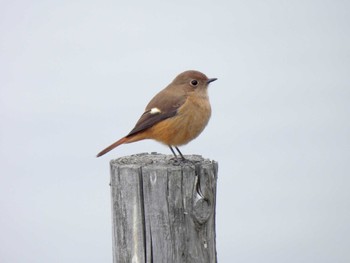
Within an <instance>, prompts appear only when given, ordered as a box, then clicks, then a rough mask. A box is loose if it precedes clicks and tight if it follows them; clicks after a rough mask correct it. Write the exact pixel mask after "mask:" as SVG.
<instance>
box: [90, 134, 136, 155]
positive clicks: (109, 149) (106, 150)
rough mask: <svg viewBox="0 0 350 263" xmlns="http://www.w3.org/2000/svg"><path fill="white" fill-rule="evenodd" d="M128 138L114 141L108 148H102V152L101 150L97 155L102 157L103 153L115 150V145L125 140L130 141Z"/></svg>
mask: <svg viewBox="0 0 350 263" xmlns="http://www.w3.org/2000/svg"><path fill="white" fill-rule="evenodd" d="M128 141H129V140H128V138H126V137H123V138H121V139H120V140H118V141H116V142H115V143H113V144H112V145H110V146H108V147H107V148H106V149H104V150H102V151H101V152H99V153H98V154H97V155H96V157H100V156H102V155H104V154H105V153H108V152H109V151H111V150H113V149H114V148H115V147H117V146H119V145H121V144H123V143H125V142H128Z"/></svg>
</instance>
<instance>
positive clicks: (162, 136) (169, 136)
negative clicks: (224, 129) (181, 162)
mask: <svg viewBox="0 0 350 263" xmlns="http://www.w3.org/2000/svg"><path fill="white" fill-rule="evenodd" d="M210 115H211V108H210V104H209V100H208V98H207V97H206V96H205V97H202V98H198V97H196V98H194V97H191V96H189V97H188V98H187V101H186V102H185V103H184V105H182V106H181V107H180V108H179V110H178V113H177V115H175V116H174V117H172V118H169V119H166V120H164V121H161V122H159V123H157V124H155V125H154V126H153V127H151V128H149V129H147V130H146V131H145V132H144V134H143V136H145V137H144V138H145V139H146V138H149V139H154V140H157V141H159V142H162V143H164V144H167V145H173V146H179V145H183V144H186V143H188V142H189V141H191V140H193V139H194V138H196V137H197V136H198V135H199V134H200V133H201V132H202V131H203V129H204V128H205V126H206V125H207V123H208V121H209V118H210Z"/></svg>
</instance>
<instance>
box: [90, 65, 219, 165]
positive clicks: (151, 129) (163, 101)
mask: <svg viewBox="0 0 350 263" xmlns="http://www.w3.org/2000/svg"><path fill="white" fill-rule="evenodd" d="M216 80H217V78H208V77H207V76H206V75H205V74H203V73H201V72H199V71H196V70H187V71H184V72H182V73H180V74H179V75H177V76H176V77H175V79H174V80H173V81H172V82H171V83H170V84H169V85H168V86H167V87H165V88H164V89H163V90H161V91H160V92H159V93H158V94H156V95H155V96H154V97H153V99H151V101H150V102H149V103H148V104H147V106H146V108H145V110H144V113H143V114H142V115H141V117H140V118H139V120H138V121H137V122H136V125H135V127H134V128H133V129H132V130H131V131H130V132H129V133H128V134H127V135H126V136H124V137H122V138H121V139H119V140H118V141H116V142H115V143H113V144H111V145H110V146H108V147H107V148H105V149H104V150H102V151H101V152H99V153H98V154H97V156H96V157H100V156H102V155H104V154H106V153H107V152H109V151H111V150H112V149H114V148H116V147H117V146H119V145H121V144H126V143H132V142H136V141H140V140H144V139H153V140H156V141H158V142H160V143H163V144H165V145H167V146H168V147H169V148H170V150H171V152H172V153H173V155H174V156H175V159H176V160H178V157H177V154H176V153H175V151H174V149H173V147H175V149H176V150H177V152H178V153H179V155H180V156H181V158H182V160H186V159H185V157H184V156H183V154H182V153H181V151H180V150H179V148H178V147H179V146H182V145H185V144H187V143H189V142H190V141H191V140H193V139H195V138H196V137H197V136H198V135H199V134H200V133H201V132H202V131H203V130H204V128H205V127H206V125H207V124H208V122H209V119H210V116H211V106H210V102H209V97H208V86H209V84H210V83H211V82H213V81H216Z"/></svg>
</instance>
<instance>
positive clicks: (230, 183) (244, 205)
mask: <svg viewBox="0 0 350 263" xmlns="http://www.w3.org/2000/svg"><path fill="white" fill-rule="evenodd" d="M349 12H350V2H349V1H340V0H329V1H325V0H318V1H316V0H314V1H312V0H303V1H299V0H297V1H277V0H268V1H258V0H255V1H254V0H251V1H249V0H248V1H228V0H227V1H220V0H219V1H209V0H205V1H199V0H198V1H193V0H187V1H152V0H150V1H67V0H62V1H23V0H22V1H20V0H14V1H2V2H1V4H0V92H1V93H0V116H1V119H0V121H1V128H0V144H1V145H0V162H1V163H0V167H1V175H0V211H1V216H0V233H1V235H0V261H1V262H2V263H17V262H18V263H19V262H21V263H22V262H33V263H47V262H50V263H55V262H57V263H58V262H64V263H70V262H72V263H73V262H74V263H75V262H87V263H90V262H91V263H92V262H112V248H111V246H112V240H111V211H110V207H111V203H110V188H109V185H108V184H109V160H110V159H113V158H117V157H120V156H124V155H130V154H134V153H140V152H154V151H157V152H161V153H165V154H170V152H169V149H168V148H167V147H164V146H163V145H161V144H158V143H156V142H153V141H144V142H138V143H134V144H129V145H122V146H120V147H119V148H117V149H115V150H114V151H113V152H111V153H109V154H108V155H106V156H104V157H102V158H99V159H96V158H95V155H96V153H97V152H99V151H100V150H101V149H102V148H104V147H105V146H108V145H109V144H110V143H112V142H114V141H115V140H117V139H119V138H120V137H122V136H124V135H126V134H127V133H128V132H129V131H130V130H131V129H132V128H133V126H134V124H135V122H136V121H137V119H138V118H139V116H140V114H141V113H142V111H143V109H144V107H145V106H146V104H147V103H148V101H149V100H150V99H151V98H152V97H153V95H155V94H156V93H157V92H158V91H159V90H161V89H162V88H164V87H165V86H166V85H167V84H168V83H169V82H170V81H172V79H173V78H174V77H175V76H176V75H177V74H178V73H180V72H182V71H184V70H188V69H196V70H199V71H202V72H204V73H205V74H206V75H207V76H208V77H216V78H218V80H217V81H216V82H214V83H212V84H211V85H210V88H209V94H210V99H211V104H212V109H213V114H212V118H211V120H210V122H209V125H208V126H207V128H206V130H205V131H204V132H203V133H202V134H201V135H200V137H199V138H197V139H196V140H195V141H193V142H192V143H190V144H189V145H187V146H185V147H182V148H181V149H182V152H183V153H184V154H200V155H203V156H204V157H206V158H210V159H213V160H216V161H218V162H219V180H218V192H217V215H216V216H217V226H216V227H217V253H218V260H219V262H233V263H255V262H259V263H261V262H262V263H265V262H266V263H275V262H276V263H280V262H283V263H289V262H290V263H295V262H307V263H310V262H317V263H328V262H332V263H333V262H336V263H343V262H344V263H345V262H350V250H349V244H350V191H349V186H350V178H349V176H350V169H349V168H350V167H349V166H350V158H349V157H350V156H349V151H350V121H349V119H350V118H349V115H350V106H349V102H350V32H349V31H350V29H349V28H350V26H349V25H350V14H349Z"/></svg>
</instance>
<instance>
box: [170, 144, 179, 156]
mask: <svg viewBox="0 0 350 263" xmlns="http://www.w3.org/2000/svg"><path fill="white" fill-rule="evenodd" d="M168 146H169V148H170V150H171V152H172V153H173V154H174V156H175V159H176V160H178V158H177V155H176V153H175V151H174V149H173V147H171V145H168Z"/></svg>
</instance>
